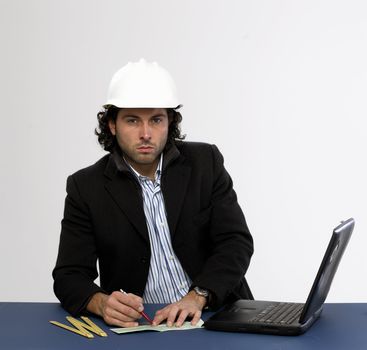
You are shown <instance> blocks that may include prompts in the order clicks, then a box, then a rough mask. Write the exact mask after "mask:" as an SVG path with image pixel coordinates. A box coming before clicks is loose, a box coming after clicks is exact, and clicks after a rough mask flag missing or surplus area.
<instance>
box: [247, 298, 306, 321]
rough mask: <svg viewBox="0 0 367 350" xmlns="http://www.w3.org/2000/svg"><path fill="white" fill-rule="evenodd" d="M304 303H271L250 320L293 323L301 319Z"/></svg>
mask: <svg viewBox="0 0 367 350" xmlns="http://www.w3.org/2000/svg"><path fill="white" fill-rule="evenodd" d="M303 306H304V304H297V303H278V304H271V305H269V306H268V307H266V308H265V309H264V310H263V311H261V312H260V313H259V314H258V315H256V316H255V317H254V318H252V319H251V320H250V322H261V323H276V324H291V323H293V322H294V321H296V320H297V319H299V317H300V315H301V312H302V309H303Z"/></svg>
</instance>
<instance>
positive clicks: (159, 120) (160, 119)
mask: <svg viewBox="0 0 367 350" xmlns="http://www.w3.org/2000/svg"><path fill="white" fill-rule="evenodd" d="M152 122H153V124H159V123H161V122H162V118H161V117H154V118H153V119H152Z"/></svg>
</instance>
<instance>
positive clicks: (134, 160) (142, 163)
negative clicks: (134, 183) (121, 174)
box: [109, 108, 169, 176]
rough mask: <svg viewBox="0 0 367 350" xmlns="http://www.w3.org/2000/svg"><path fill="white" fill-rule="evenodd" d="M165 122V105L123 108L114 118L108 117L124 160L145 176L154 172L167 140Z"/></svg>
mask: <svg viewBox="0 0 367 350" xmlns="http://www.w3.org/2000/svg"><path fill="white" fill-rule="evenodd" d="M168 126H169V121H168V115H167V111H166V109H164V108H122V109H120V110H119V112H118V114H117V117H116V121H113V120H110V121H109V128H110V130H111V133H112V134H113V135H115V136H116V140H117V143H118V144H119V146H120V148H121V150H122V152H123V153H124V156H125V158H126V160H127V161H128V162H129V163H130V165H131V166H132V167H133V168H134V169H135V170H137V171H138V172H139V173H140V174H142V175H145V176H154V172H155V170H156V168H157V164H158V162H159V156H160V154H161V153H162V151H163V149H164V147H165V145H166V142H167V136H168Z"/></svg>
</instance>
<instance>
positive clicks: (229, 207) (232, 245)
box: [192, 145, 253, 308]
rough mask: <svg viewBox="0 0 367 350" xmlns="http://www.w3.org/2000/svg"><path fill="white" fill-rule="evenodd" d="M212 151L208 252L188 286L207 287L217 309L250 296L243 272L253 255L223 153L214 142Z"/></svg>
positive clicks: (210, 304) (250, 239) (244, 221)
mask: <svg viewBox="0 0 367 350" xmlns="http://www.w3.org/2000/svg"><path fill="white" fill-rule="evenodd" d="M212 154H213V159H214V161H213V169H212V172H213V178H212V181H213V185H212V195H211V198H212V199H211V220H210V228H209V230H210V231H209V240H210V242H208V244H209V245H210V246H211V253H210V255H209V257H208V259H207V260H206V262H205V264H204V267H203V269H202V271H201V273H200V274H199V275H198V276H197V277H196V278H195V280H194V281H193V284H192V286H195V285H197V286H200V287H202V288H206V289H208V290H210V291H211V292H212V294H213V298H212V300H210V302H209V306H211V307H212V308H218V307H220V306H221V305H223V303H224V302H226V301H228V299H230V298H233V297H234V298H235V299H236V297H237V299H238V298H239V297H242V298H244V297H247V298H252V294H251V291H250V290H249V288H248V286H247V282H246V280H245V279H244V275H245V273H246V271H247V269H248V266H249V264H250V259H251V256H252V254H253V240H252V236H251V234H250V231H249V229H248V227H247V223H246V220H245V217H244V215H243V212H242V210H241V208H240V206H239V204H238V202H237V196H236V193H235V191H234V190H233V184H232V180H231V177H230V176H229V174H228V173H227V171H226V169H225V168H224V164H223V156H222V155H221V153H220V152H219V150H218V149H217V147H216V146H215V145H212ZM241 289H242V292H241ZM243 289H245V291H243Z"/></svg>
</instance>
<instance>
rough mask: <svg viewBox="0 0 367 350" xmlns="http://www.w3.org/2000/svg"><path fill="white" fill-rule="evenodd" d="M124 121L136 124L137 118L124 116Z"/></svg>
mask: <svg viewBox="0 0 367 350" xmlns="http://www.w3.org/2000/svg"><path fill="white" fill-rule="evenodd" d="M126 123H128V124H136V123H137V119H136V118H126Z"/></svg>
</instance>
